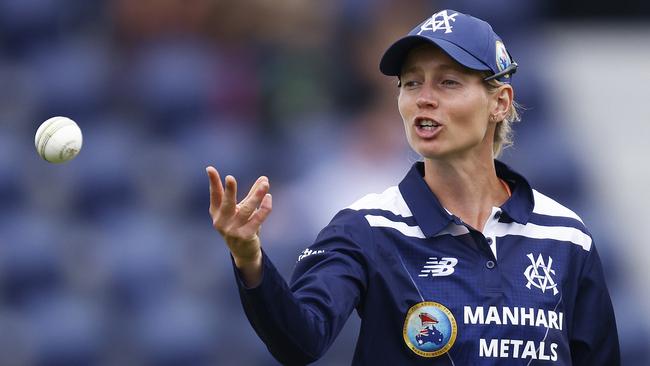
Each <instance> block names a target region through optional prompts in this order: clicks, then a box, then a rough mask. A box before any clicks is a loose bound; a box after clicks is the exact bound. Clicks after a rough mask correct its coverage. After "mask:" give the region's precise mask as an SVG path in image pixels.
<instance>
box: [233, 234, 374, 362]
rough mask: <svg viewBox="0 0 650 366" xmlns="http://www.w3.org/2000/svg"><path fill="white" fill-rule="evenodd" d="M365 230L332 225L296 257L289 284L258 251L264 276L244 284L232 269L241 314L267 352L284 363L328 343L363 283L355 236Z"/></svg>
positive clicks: (314, 354) (313, 354)
mask: <svg viewBox="0 0 650 366" xmlns="http://www.w3.org/2000/svg"><path fill="white" fill-rule="evenodd" d="M367 232H368V231H367V229H364V228H363V227H361V228H360V227H358V225H349V224H336V223H332V224H330V225H329V226H328V227H326V228H325V229H323V231H321V233H320V234H319V236H318V238H317V240H316V242H315V243H314V245H312V246H311V247H310V248H308V249H306V250H305V251H304V252H303V253H302V254H301V255H300V256H299V259H298V262H297V263H296V267H295V269H294V273H293V276H292V280H291V286H289V285H288V284H287V283H286V282H285V280H284V279H283V278H282V276H281V275H280V274H279V273H278V271H277V269H276V268H275V266H274V265H273V263H272V262H271V261H270V260H269V258H268V256H267V255H266V253H263V260H262V262H263V277H262V281H261V283H260V284H259V285H258V286H257V287H255V288H246V287H245V285H244V284H243V282H242V281H241V278H239V273H238V271H237V270H236V269H235V275H236V276H237V283H238V287H239V294H240V297H241V301H242V305H243V307H244V310H245V312H246V315H247V317H248V319H249V321H250V323H251V325H252V326H253V328H254V329H255V331H256V332H257V334H258V336H259V337H260V338H261V339H262V340H263V341H264V343H265V344H266V346H267V347H268V349H269V351H270V352H271V354H272V355H273V356H274V357H275V358H276V359H277V360H278V361H280V362H281V363H283V364H286V365H304V364H307V363H310V362H314V361H315V360H317V359H318V358H319V357H320V356H321V355H322V354H323V353H324V352H325V351H326V350H327V349H328V348H329V346H330V345H331V344H332V342H333V341H334V339H335V337H336V336H337V335H338V333H339V332H340V330H341V328H342V327H343V325H344V324H345V321H346V320H347V318H348V317H349V315H350V313H351V312H352V310H353V309H354V308H355V307H357V306H358V305H359V303H360V300H361V298H362V295H363V293H364V291H365V288H366V284H367V275H366V265H367V264H366V259H365V257H364V255H363V252H362V250H361V248H360V247H359V245H358V244H357V243H358V240H365V239H364V238H363V236H365V235H367Z"/></svg>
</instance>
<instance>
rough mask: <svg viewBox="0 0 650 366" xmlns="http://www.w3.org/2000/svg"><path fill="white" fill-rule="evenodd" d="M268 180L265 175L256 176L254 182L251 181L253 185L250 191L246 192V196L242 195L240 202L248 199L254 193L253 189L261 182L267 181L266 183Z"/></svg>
mask: <svg viewBox="0 0 650 366" xmlns="http://www.w3.org/2000/svg"><path fill="white" fill-rule="evenodd" d="M268 181H269V178H267V177H266V176H261V177H259V178H257V180H256V181H255V183H253V186H252V187H251V189H250V191H248V194H247V195H246V197H244V199H243V200H242V203H244V202H245V201H246V200H248V199H249V198H250V197H251V196H252V195H253V193H255V190H256V189H257V187H258V186H259V185H260V184H261V183H262V182H267V183H268Z"/></svg>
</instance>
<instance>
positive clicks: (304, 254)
mask: <svg viewBox="0 0 650 366" xmlns="http://www.w3.org/2000/svg"><path fill="white" fill-rule="evenodd" d="M323 253H325V251H324V250H322V249H319V250H311V249H309V248H307V249H305V250H303V251H302V253H300V255H299V256H298V262H300V261H301V260H303V259H305V258H306V257H309V256H310V255H314V254H323Z"/></svg>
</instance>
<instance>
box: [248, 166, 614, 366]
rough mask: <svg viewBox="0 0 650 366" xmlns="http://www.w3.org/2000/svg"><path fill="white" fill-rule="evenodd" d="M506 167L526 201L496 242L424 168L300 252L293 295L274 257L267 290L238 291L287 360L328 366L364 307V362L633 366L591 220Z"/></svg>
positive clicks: (496, 227) (504, 222)
mask: <svg viewBox="0 0 650 366" xmlns="http://www.w3.org/2000/svg"><path fill="white" fill-rule="evenodd" d="M495 164H496V167H497V175H498V176H499V178H501V179H503V180H504V181H506V182H507V183H508V184H509V186H510V187H511V190H512V196H511V197H510V198H509V199H508V200H507V201H506V202H505V203H504V204H503V205H502V206H501V207H495V208H493V210H492V215H491V217H490V218H489V219H488V222H487V223H486V225H485V228H484V230H483V232H479V231H476V230H474V229H473V228H471V227H470V226H468V225H466V224H464V223H463V222H462V221H461V220H460V219H459V218H458V217H456V216H454V215H453V214H451V213H449V212H448V211H447V210H446V209H445V208H443V207H442V206H441V205H440V203H439V201H438V199H437V198H436V197H435V195H434V194H433V193H432V192H431V190H430V189H429V187H428V186H427V184H426V183H425V181H424V179H423V174H424V165H423V164H422V163H416V164H415V165H414V166H413V168H412V169H411V170H410V171H409V173H408V174H407V176H406V177H405V178H404V179H403V180H402V182H401V183H400V184H399V186H397V187H391V188H388V189H387V190H386V191H384V192H383V193H381V194H371V195H368V196H366V197H364V198H362V199H361V200H359V201H357V202H355V203H354V204H352V205H351V206H350V207H348V208H346V209H344V210H342V211H340V212H339V213H338V214H337V215H336V216H335V217H334V219H333V220H332V221H331V222H330V224H329V225H328V226H327V227H325V228H324V229H323V230H322V231H321V232H320V234H319V235H318V238H317V239H316V242H315V243H314V244H313V245H312V246H310V247H309V248H307V249H305V250H304V251H303V252H302V253H301V254H300V255H299V257H298V261H297V263H296V267H295V270H294V273H293V276H292V278H291V281H290V285H288V284H287V283H286V282H285V281H284V279H283V278H282V276H281V275H280V274H279V273H278V272H277V270H276V269H275V267H274V266H273V264H272V263H271V262H270V261H269V259H268V257H267V256H266V255H265V254H264V258H263V277H262V281H261V283H260V285H258V286H257V287H255V288H246V287H245V286H244V285H243V283H242V282H241V279H239V278H238V285H239V290H240V295H241V300H242V303H243V306H244V310H245V312H246V314H247V316H248V318H249V320H250V322H251V324H252V325H253V328H254V329H255V331H256V332H257V334H258V335H259V336H260V337H261V339H262V340H263V341H264V342H265V343H266V345H267V347H268V348H269V350H270V352H271V353H272V354H273V356H274V357H275V358H276V359H277V360H279V361H280V362H282V363H283V364H287V365H302V364H307V363H310V362H313V361H315V360H316V359H318V358H319V357H320V356H321V355H322V354H323V353H324V352H325V351H326V350H327V349H328V347H329V346H330V345H331V344H332V342H333V341H334V338H335V337H336V336H337V334H338V333H339V331H340V330H341V328H342V327H343V325H344V323H345V321H346V320H347V318H348V317H349V315H350V313H351V312H352V311H353V310H355V309H356V311H357V313H358V315H359V316H360V318H361V319H362V321H361V329H360V333H359V338H358V342H357V347H356V350H355V354H354V359H353V360H352V364H354V365H592V366H593V365H619V364H620V361H619V358H620V357H619V345H618V336H617V331H616V324H615V320H614V313H613V310H612V305H611V300H610V297H609V294H608V291H607V288H606V285H605V280H604V277H603V273H602V268H601V263H600V259H599V257H598V252H597V251H596V248H595V246H594V243H593V240H592V237H591V235H590V234H589V232H588V231H587V229H586V228H585V226H584V224H583V222H582V221H581V219H580V218H579V217H578V216H577V215H576V214H575V213H574V212H572V211H571V210H569V209H567V208H565V207H564V206H562V205H560V204H559V203H557V202H555V201H554V200H552V199H550V198H548V197H546V196H544V195H543V194H541V193H539V192H537V191H535V190H533V189H531V187H530V185H529V184H528V183H527V182H526V180H525V179H524V178H523V177H522V176H520V175H519V174H517V173H515V172H514V171H512V170H510V169H509V168H508V167H507V166H505V165H504V164H502V163H500V162H498V161H496V162H495ZM235 273H236V275H237V276H238V274H237V271H235Z"/></svg>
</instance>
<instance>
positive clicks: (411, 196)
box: [399, 159, 535, 237]
mask: <svg viewBox="0 0 650 366" xmlns="http://www.w3.org/2000/svg"><path fill="white" fill-rule="evenodd" d="M494 165H495V168H496V173H497V176H498V177H499V178H501V179H503V180H505V181H506V182H507V183H508V184H509V185H510V188H511V189H512V196H510V198H509V199H508V200H507V201H506V202H505V203H504V204H503V205H501V210H502V212H503V213H505V215H503V214H502V216H501V219H500V221H515V222H517V223H519V224H522V225H525V224H526V223H527V222H528V220H529V218H530V215H531V214H532V212H533V207H534V205H535V201H534V199H533V190H532V188H531V187H530V184H528V182H527V181H526V179H525V178H524V177H523V176H522V175H521V174H519V173H517V172H515V171H514V170H512V169H510V167H509V166H507V165H506V164H504V163H502V162H500V161H498V160H496V159H495V160H494ZM399 190H400V192H401V193H402V196H403V197H404V200H405V201H406V204H407V205H408V207H409V208H410V209H411V212H412V213H413V216H414V217H415V221H416V222H417V223H418V226H420V228H421V229H422V232H423V233H424V235H425V236H427V237H432V236H434V235H436V234H437V233H439V232H440V231H442V230H443V229H444V228H446V227H447V225H449V223H450V222H452V221H453V222H455V223H456V224H459V225H460V224H461V223H460V221H459V220H458V218H456V217H455V216H453V215H451V214H449V213H448V212H447V210H445V208H444V207H442V205H441V204H440V201H438V198H437V197H436V195H435V194H433V192H431V189H429V186H428V185H427V184H426V182H425V181H424V163H423V162H421V161H419V162H416V163H415V164H413V166H412V167H411V170H409V172H408V173H407V174H406V177H404V179H403V180H402V181H401V182H400V184H399Z"/></svg>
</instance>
